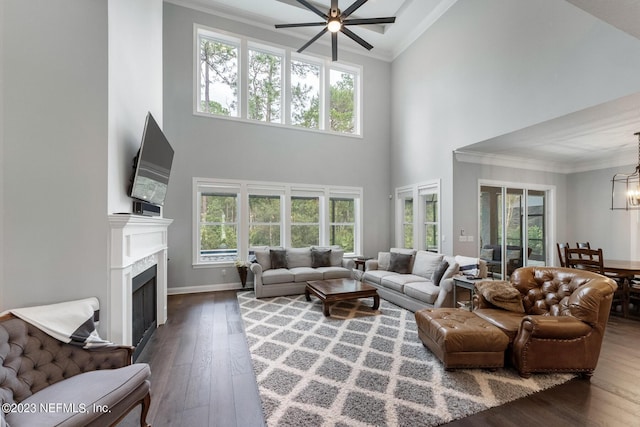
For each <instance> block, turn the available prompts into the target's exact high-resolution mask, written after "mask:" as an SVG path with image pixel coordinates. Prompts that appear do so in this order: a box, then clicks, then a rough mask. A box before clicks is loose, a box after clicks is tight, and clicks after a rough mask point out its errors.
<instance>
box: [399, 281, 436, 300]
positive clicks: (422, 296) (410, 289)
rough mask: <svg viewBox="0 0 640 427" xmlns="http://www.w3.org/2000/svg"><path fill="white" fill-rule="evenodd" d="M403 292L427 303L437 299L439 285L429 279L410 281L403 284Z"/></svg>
mask: <svg viewBox="0 0 640 427" xmlns="http://www.w3.org/2000/svg"><path fill="white" fill-rule="evenodd" d="M404 294H405V295H406V296H408V297H411V298H415V299H417V300H419V301H422V302H425V303H427V304H433V303H435V302H436V300H437V299H438V295H439V294H440V287H439V286H436V285H434V284H433V282H430V281H426V280H425V281H422V282H410V283H407V284H406V285H404Z"/></svg>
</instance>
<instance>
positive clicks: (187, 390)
mask: <svg viewBox="0 0 640 427" xmlns="http://www.w3.org/2000/svg"><path fill="white" fill-rule="evenodd" d="M168 304H169V306H168V311H169V320H168V322H167V323H166V324H165V325H163V326H161V327H160V328H158V329H157V330H156V332H155V333H154V335H153V337H152V338H151V340H150V341H149V343H148V344H147V346H146V347H145V349H144V351H143V352H142V353H141V355H140V358H139V359H138V361H140V362H146V363H149V364H150V365H151V373H152V374H151V410H150V411H149V416H148V417H147V421H148V422H150V423H151V425H153V426H154V427H161V426H190V427H196V426H220V427H236V426H237V427H254V426H256V427H259V426H264V425H265V424H264V419H263V416H262V409H261V406H260V398H259V394H258V389H257V385H256V382H255V376H254V373H253V370H252V367H251V359H250V355H249V350H248V347H247V344H246V340H245V337H244V333H243V329H242V319H241V318H240V313H239V308H238V303H237V300H236V295H235V292H233V291H225V292H211V293H201V294H188V295H173V296H170V297H169V300H168ZM639 384H640V322H639V321H637V320H635V321H634V320H628V319H622V318H619V317H615V316H612V317H611V319H610V320H609V324H608V326H607V331H606V334H605V340H604V345H603V348H602V352H601V355H600V361H599V363H598V368H597V369H596V371H595V374H594V376H593V377H592V378H591V381H588V380H583V379H576V380H573V381H570V382H568V383H566V384H563V385H560V386H558V387H554V388H552V389H550V390H547V391H543V392H540V393H537V394H535V395H533V396H529V397H526V398H523V399H520V400H517V401H514V402H511V403H509V404H506V405H502V406H499V407H497V408H493V409H489V410H487V411H484V412H481V413H479V414H476V415H474V416H471V417H468V418H464V419H461V420H458V421H454V422H451V423H449V424H446V425H447V426H455V427H471V426H518V427H526V426H541V425H544V426H549V427H552V426H558V425H566V426H619V425H620V426H622V425H624V426H631V425H640V421H639V418H640V387H639V386H638V385H639ZM139 413H140V412H139V410H137V409H136V410H135V411H132V413H131V414H129V416H128V417H127V418H126V419H125V420H123V422H122V423H121V424H120V425H121V426H127V427H128V426H135V425H139V424H138V418H139Z"/></svg>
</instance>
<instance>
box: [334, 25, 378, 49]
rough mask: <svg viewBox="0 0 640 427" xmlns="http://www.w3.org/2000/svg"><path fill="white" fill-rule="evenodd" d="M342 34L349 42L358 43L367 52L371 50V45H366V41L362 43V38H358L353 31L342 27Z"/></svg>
mask: <svg viewBox="0 0 640 427" xmlns="http://www.w3.org/2000/svg"><path fill="white" fill-rule="evenodd" d="M340 31H342V32H343V33H344V35H345V36H347V37H349V38H350V39H351V40H353V41H354V42H356V43H358V44H359V45H360V46H362V47H363V48H365V49H367V50H371V49H373V45H370V44H369V43H367V42H366V41H364V40H363V39H362V38H360V37H359V36H358V35H357V34H356V33H354V32H353V31H351V30H350V29H348V28H347V27H342V30H340Z"/></svg>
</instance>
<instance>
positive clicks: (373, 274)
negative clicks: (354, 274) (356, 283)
mask: <svg viewBox="0 0 640 427" xmlns="http://www.w3.org/2000/svg"><path fill="white" fill-rule="evenodd" d="M396 274H398V273H394V272H393V271H387V270H368V271H365V273H364V275H363V276H362V278H363V279H364V280H366V281H368V282H371V283H376V284H378V285H379V284H380V282H381V281H382V278H383V277H386V276H391V275H396Z"/></svg>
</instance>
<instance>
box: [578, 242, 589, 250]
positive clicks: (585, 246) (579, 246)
mask: <svg viewBox="0 0 640 427" xmlns="http://www.w3.org/2000/svg"><path fill="white" fill-rule="evenodd" d="M576 248H578V249H591V244H590V243H589V242H584V243H580V242H576Z"/></svg>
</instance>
